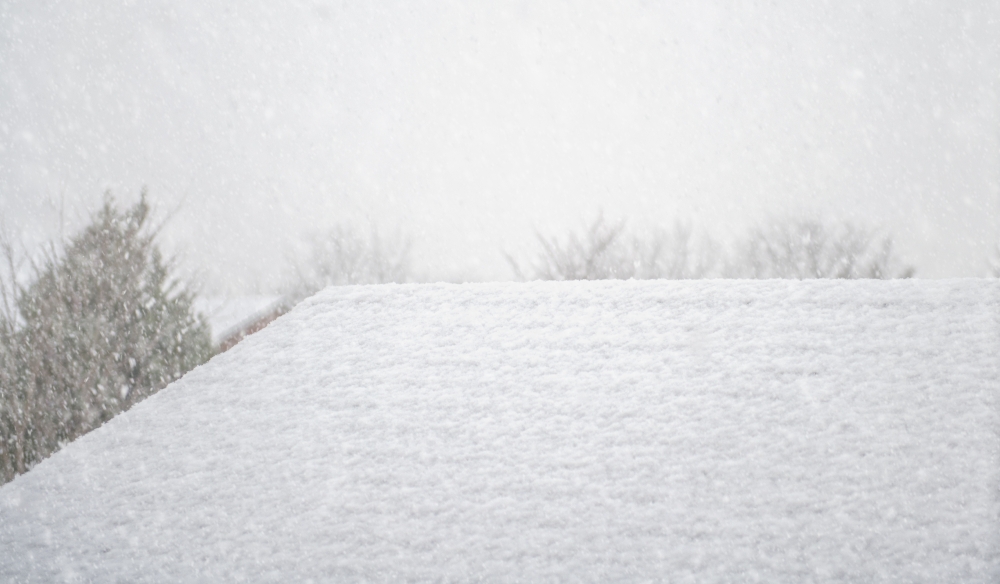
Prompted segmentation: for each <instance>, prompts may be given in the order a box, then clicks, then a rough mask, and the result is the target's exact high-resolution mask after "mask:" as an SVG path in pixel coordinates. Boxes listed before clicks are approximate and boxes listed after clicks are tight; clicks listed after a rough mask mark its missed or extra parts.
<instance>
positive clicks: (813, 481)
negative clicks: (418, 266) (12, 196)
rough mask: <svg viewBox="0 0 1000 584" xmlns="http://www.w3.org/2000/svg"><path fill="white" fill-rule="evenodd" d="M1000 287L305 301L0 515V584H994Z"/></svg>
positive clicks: (735, 286)
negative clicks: (410, 583)
mask: <svg viewBox="0 0 1000 584" xmlns="http://www.w3.org/2000/svg"><path fill="white" fill-rule="evenodd" d="M998 315H1000V283H998V282H997V281H988V280H945V281H888V282H881V281H853V282H842V281H841V282H838V281H803V282H799V281H777V280H775V281H706V280H701V281H690V282H668V281H659V282H633V281H628V282H565V283H530V284H509V283H508V284H499V283H498V284H477V285H404V286H397V285H386V286H364V287H345V288H330V289H327V290H325V291H324V292H322V293H320V294H318V295H317V296H315V297H313V298H311V299H309V300H307V301H305V302H303V303H302V304H300V305H299V306H298V307H297V308H296V309H295V310H294V311H292V312H291V313H289V314H288V315H285V316H284V317H282V318H280V319H279V320H277V321H275V322H274V323H273V324H271V325H270V326H269V327H268V328H266V329H265V330H263V331H262V332H260V333H258V334H256V335H254V336H252V337H249V338H248V339H246V340H244V341H243V342H242V343H240V344H239V345H237V346H236V347H235V348H233V349H232V350H231V351H229V352H227V353H224V354H221V355H218V356H216V357H215V358H214V359H213V360H212V361H211V362H209V363H208V364H206V365H204V366H202V367H200V368H198V369H196V370H194V371H192V372H191V373H189V374H188V375H186V376H185V377H184V378H182V379H181V380H179V381H177V382H175V383H174V384H172V385H171V386H169V387H168V388H166V389H165V390H163V391H161V392H160V393H159V394H157V395H155V396H154V397H152V398H150V399H148V400H146V401H145V402H143V403H141V404H139V405H138V406H136V407H135V408H133V409H132V410H131V411H129V412H127V413H126V414H123V415H121V416H119V417H118V418H115V419H114V420H112V421H111V422H109V423H107V424H106V425H105V426H103V427H102V428H100V429H98V430H96V431H94V432H92V433H91V434H89V435H87V436H84V437H83V438H81V439H79V440H77V441H76V442H74V443H72V444H70V445H68V446H67V447H65V448H64V449H63V450H62V451H60V452H59V453H57V454H55V455H54V456H52V457H51V458H50V459H48V460H46V461H44V462H42V463H41V464H39V465H38V466H37V467H35V468H34V469H33V470H32V471H30V472H29V473H27V474H25V475H23V476H21V477H19V478H17V479H16V480H14V481H13V482H12V483H9V484H7V485H6V486H4V487H3V488H2V489H0V550H2V552H0V581H4V582H54V581H119V580H120V581H135V582H161V581H194V582H202V581H204V582H213V581H241V580H247V581H262V582H268V581H281V582H285V581H309V580H313V581H369V580H393V581H398V580H446V581H469V580H480V579H485V580H500V581H508V580H523V581H554V580H558V581H564V580H588V581H643V580H670V581H677V582H694V581H697V582H717V581H726V582H753V581H761V582H857V581H874V582H989V581H994V582H995V581H997V580H998V579H1000V529H997V525H998V524H1000V436H998V433H1000V409H998V406H1000V404H998V395H997V391H998V384H997V379H998V373H1000V316H998Z"/></svg>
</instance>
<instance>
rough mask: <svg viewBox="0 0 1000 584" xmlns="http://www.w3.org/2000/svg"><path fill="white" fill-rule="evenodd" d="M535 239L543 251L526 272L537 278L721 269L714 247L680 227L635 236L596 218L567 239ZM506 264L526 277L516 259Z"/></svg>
mask: <svg viewBox="0 0 1000 584" xmlns="http://www.w3.org/2000/svg"><path fill="white" fill-rule="evenodd" d="M536 237H537V239H538V242H539V244H540V247H541V249H540V250H539V253H538V256H537V257H536V258H535V261H534V262H533V263H532V264H531V266H530V268H529V270H530V277H531V278H533V279H538V280H627V279H630V278H634V279H639V280H651V279H658V278H666V279H689V278H704V277H709V276H711V275H713V273H714V270H715V269H716V267H717V266H718V265H719V254H718V246H717V245H716V244H715V243H714V242H712V241H711V239H709V238H708V237H707V236H706V237H702V238H701V240H700V241H698V242H696V241H695V239H694V237H693V232H692V230H691V228H690V227H687V226H685V225H682V224H680V223H678V224H677V225H675V227H674V229H673V230H662V229H661V230H656V231H653V232H651V233H649V234H646V235H639V234H635V233H630V232H628V230H627V228H626V224H625V222H624V221H618V222H616V223H608V222H606V221H605V220H604V217H603V216H601V215H599V216H598V217H597V218H596V219H595V220H594V221H592V222H591V223H590V225H588V226H587V227H586V229H584V230H583V232H581V233H576V232H572V233H570V234H569V235H568V236H567V237H566V238H565V239H560V238H556V237H545V236H543V235H542V234H540V233H537V234H536ZM507 261H508V262H509V263H510V265H511V268H512V269H513V270H514V273H515V274H516V275H517V276H518V278H519V279H527V278H526V277H525V274H524V271H523V270H522V268H521V266H520V264H519V263H518V262H517V261H516V260H515V259H514V258H512V257H511V256H509V255H508V256H507Z"/></svg>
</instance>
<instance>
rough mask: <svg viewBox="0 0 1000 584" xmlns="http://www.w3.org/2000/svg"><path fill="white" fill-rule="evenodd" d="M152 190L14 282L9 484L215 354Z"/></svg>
mask: <svg viewBox="0 0 1000 584" xmlns="http://www.w3.org/2000/svg"><path fill="white" fill-rule="evenodd" d="M149 211H150V208H149V204H148V203H147V200H146V195H145V192H144V193H143V195H142V197H141V198H140V200H139V201H138V202H137V203H136V204H135V205H134V206H132V207H131V208H129V209H127V210H125V211H121V210H119V209H118V207H117V205H116V203H115V200H114V198H113V197H111V196H110V195H107V196H106V197H105V200H104V204H103V206H102V207H101V209H100V210H99V211H98V212H97V213H96V214H95V215H94V216H93V217H92V219H91V223H90V224H89V225H88V226H87V227H86V228H85V229H84V230H83V231H82V232H81V233H80V234H78V235H76V236H75V237H73V238H71V239H70V240H69V241H68V242H67V243H66V244H65V245H63V246H61V247H62V249H59V247H57V246H56V245H53V246H52V247H51V248H50V249H49V251H48V253H47V254H46V255H45V257H44V258H43V260H42V261H41V262H40V263H38V264H35V265H32V270H31V274H30V275H31V278H30V280H31V281H30V283H29V284H27V285H21V284H19V283H18V282H17V280H16V269H15V262H14V259H13V258H14V253H13V248H12V246H10V245H6V246H5V249H4V252H5V254H6V256H7V259H8V264H9V269H8V274H7V276H6V277H7V278H8V280H9V281H7V282H5V283H4V286H3V290H4V296H3V300H4V308H5V310H4V314H2V315H0V344H2V346H0V482H6V481H9V480H11V479H12V478H13V477H14V476H15V475H17V474H20V473H23V472H25V471H26V470H28V469H29V468H30V467H31V466H32V465H34V464H36V463H37V462H39V461H40V460H42V459H43V458H45V457H47V456H49V455H50V454H52V453H53V452H55V451H56V450H58V449H59V448H60V447H61V445H63V444H65V443H68V442H70V441H72V440H73V439H75V438H77V437H78V436H80V435H82V434H85V433H86V432H89V431H90V430H92V429H94V428H96V427H98V426H100V425H101V424H103V423H104V422H106V421H107V420H109V419H111V418H112V417H114V416H115V415H117V414H118V413H120V412H122V411H124V410H127V409H128V408H130V407H132V406H133V405H134V404H136V403H137V402H139V401H141V400H143V399H145V398H146V397H148V396H149V395H152V394H153V393H155V392H156V391H158V390H159V389H161V388H163V387H164V386H166V385H167V384H168V383H170V382H171V381H173V380H175V379H177V378H179V377H180V376H181V375H183V374H184V373H185V372H187V371H188V370H190V369H192V368H194V367H195V366H197V365H199V364H200V363H203V362H204V361H206V360H207V359H208V358H209V357H211V354H212V345H211V335H210V331H209V328H208V325H207V324H206V323H205V321H204V320H203V319H202V318H201V317H200V316H198V315H196V314H195V312H194V311H193V309H192V301H193V294H192V293H191V292H190V291H189V290H188V289H187V288H185V287H184V286H183V285H181V283H179V282H178V281H177V280H176V279H174V278H173V277H172V274H171V268H172V266H171V264H170V263H169V262H166V261H164V259H163V257H162V255H161V254H160V251H159V249H158V248H157V246H156V245H155V242H154V238H155V231H154V230H152V229H150V228H149V224H148V221H149Z"/></svg>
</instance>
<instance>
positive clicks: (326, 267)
mask: <svg viewBox="0 0 1000 584" xmlns="http://www.w3.org/2000/svg"><path fill="white" fill-rule="evenodd" d="M303 247H304V249H301V250H299V253H298V254H297V257H296V259H294V260H292V261H291V262H290V264H291V265H292V267H293V269H294V270H295V274H294V276H293V278H292V281H293V284H292V291H291V294H290V296H291V297H292V300H293V301H298V300H301V299H303V298H305V297H307V296H311V295H313V294H315V293H316V292H318V291H320V290H322V289H323V288H326V287H327V286H346V285H351V284H388V283H391V282H396V283H403V282H408V281H410V280H411V279H412V276H413V274H412V269H411V260H410V251H411V247H412V246H411V242H410V239H409V238H408V237H405V236H403V235H400V234H396V235H395V236H390V237H385V236H382V235H380V234H379V233H378V230H376V229H375V228H374V227H373V228H372V229H370V230H369V231H368V232H367V233H365V232H364V231H361V230H359V229H357V228H354V227H350V226H347V225H338V226H335V227H333V228H331V229H329V230H327V231H325V232H322V233H318V234H313V235H312V236H310V237H308V238H306V239H305V244H304V246H303Z"/></svg>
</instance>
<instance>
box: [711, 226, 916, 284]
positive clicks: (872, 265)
mask: <svg viewBox="0 0 1000 584" xmlns="http://www.w3.org/2000/svg"><path fill="white" fill-rule="evenodd" d="M728 272H729V275H730V276H733V277H743V278H792V279H810V278H848V279H854V278H877V279H888V278H909V277H911V276H912V275H913V272H914V269H913V267H912V266H908V265H905V264H904V263H903V262H902V261H901V260H900V259H899V258H898V257H897V256H896V253H895V251H894V249H893V243H892V238H891V237H889V236H880V235H879V234H878V233H876V232H875V231H873V230H870V229H866V228H863V227H859V226H856V225H854V224H851V223H847V222H843V223H839V224H834V225H830V224H826V223H823V222H820V221H811V220H787V221H772V222H770V223H769V224H767V225H765V226H764V227H758V228H755V229H752V230H751V231H750V233H749V235H748V236H747V237H746V238H745V239H744V240H743V241H742V242H740V244H739V247H738V249H737V251H736V254H735V256H734V261H733V263H731V265H730V268H729V270H728Z"/></svg>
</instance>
